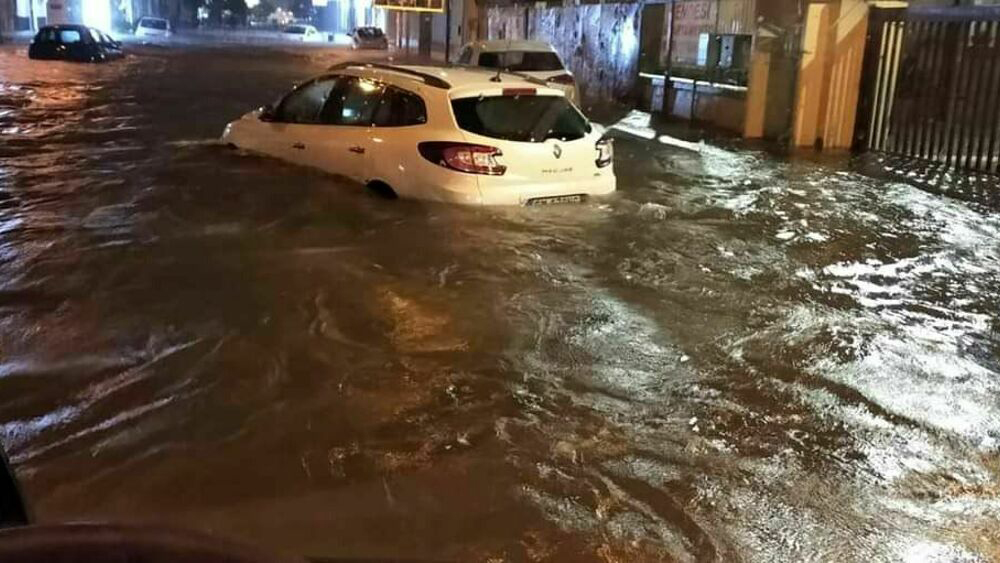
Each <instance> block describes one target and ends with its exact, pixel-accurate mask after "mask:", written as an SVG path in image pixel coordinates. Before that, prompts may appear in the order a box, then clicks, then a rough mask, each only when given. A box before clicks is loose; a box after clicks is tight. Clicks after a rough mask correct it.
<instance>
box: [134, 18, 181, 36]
mask: <svg viewBox="0 0 1000 563" xmlns="http://www.w3.org/2000/svg"><path fill="white" fill-rule="evenodd" d="M173 34H174V30H173V26H171V25H170V22H169V21H167V20H165V19H163V18H154V17H150V16H143V17H141V18H139V22H138V23H136V25H135V36H136V37H145V38H149V39H166V38H168V37H170V36H171V35H173Z"/></svg>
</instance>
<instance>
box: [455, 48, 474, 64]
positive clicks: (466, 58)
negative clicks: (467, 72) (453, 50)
mask: <svg viewBox="0 0 1000 563" xmlns="http://www.w3.org/2000/svg"><path fill="white" fill-rule="evenodd" d="M470 62H472V47H466V48H464V49H462V54H460V55H459V56H458V64H460V65H467V64H469V63H470Z"/></svg>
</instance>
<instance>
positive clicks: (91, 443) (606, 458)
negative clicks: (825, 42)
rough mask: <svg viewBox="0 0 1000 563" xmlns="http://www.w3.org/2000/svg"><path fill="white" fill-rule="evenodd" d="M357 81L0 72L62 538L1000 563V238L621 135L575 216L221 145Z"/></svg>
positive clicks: (843, 172) (851, 188)
mask: <svg viewBox="0 0 1000 563" xmlns="http://www.w3.org/2000/svg"><path fill="white" fill-rule="evenodd" d="M208 54H211V55H212V56H207V55H208ZM331 56H332V55H330V54H329V53H317V54H316V55H315V56H304V55H303V54H302V53H301V52H300V53H297V54H295V55H290V54H287V53H282V52H278V51H258V52H245V51H243V50H240V49H238V48H233V49H228V50H222V49H214V50H211V51H207V50H204V49H203V50H198V49H197V48H191V47H189V48H184V49H179V48H178V49H174V50H157V51H150V52H142V51H141V50H140V51H139V52H138V53H137V54H136V55H134V56H132V57H129V58H128V59H127V60H125V61H123V62H121V63H116V64H111V65H103V66H87V65H68V64H66V65H64V64H61V63H60V64H41V63H33V62H28V61H26V60H25V59H24V57H23V53H18V52H17V51H16V50H13V49H10V48H6V47H5V48H4V50H0V76H2V77H3V78H2V84H0V131H2V134H3V138H4V142H3V143H2V145H0V265H2V268H0V310H2V313H3V314H2V315H0V440H2V441H3V442H4V443H5V444H6V445H7V447H8V448H9V449H10V453H11V456H12V459H13V461H14V462H15V463H16V465H17V469H18V471H19V472H20V473H21V475H22V477H23V479H24V480H25V485H26V489H27V492H28V495H29V497H30V498H31V500H32V501H33V503H34V505H35V508H36V512H37V514H38V515H39V516H40V517H41V518H42V519H44V520H49V521H52V520H60V519H92V518H113V519H120V520H125V521H155V522H166V523H171V524H175V525H184V526H193V527H198V528H201V529H205V530H210V531H213V532H216V533H220V534H225V535H230V536H235V537H239V538H243V539H245V540H248V541H253V542H257V543H260V544H262V545H264V546H265V547H268V548H274V549H277V550H282V551H287V552H295V553H308V554H325V555H387V556H392V555H407V556H427V557H451V558H458V559H474V560H525V559H527V560H604V561H632V560H661V559H676V560H682V561H687V560H718V561H730V560H734V559H743V560H748V561H788V560H801V559H816V560H867V559H875V560H904V561H928V560H938V561H956V560H976V559H977V558H985V559H988V558H990V557H996V555H997V553H998V551H997V550H998V549H1000V547H998V546H1000V537H997V535H996V533H995V531H994V528H995V526H993V525H991V523H992V522H995V521H996V518H997V516H998V512H1000V458H998V456H997V448H998V440H1000V430H998V429H1000V407H998V404H997V401H996V397H997V396H998V389H997V387H998V383H997V381H998V378H997V375H998V374H1000V361H998V356H1000V354H998V352H1000V337H998V325H1000V322H998V315H997V311H998V310H1000V243H998V242H997V241H998V240H1000V237H998V235H1000V218H998V217H997V216H996V215H994V214H991V213H989V212H987V211H983V209H982V208H980V207H979V206H977V205H975V204H970V203H964V202H962V201H960V200H957V199H951V198H945V197H941V196H940V195H936V194H933V193H930V192H926V191H921V190H920V189H917V188H915V187H911V186H909V185H905V184H899V183H892V182H887V181H881V180H874V179H871V178H868V177H865V176H862V175H860V174H858V173H856V172H853V171H852V170H850V169H846V168H844V167H843V166H838V165H833V164H824V163H822V162H820V163H817V162H795V161H792V162H789V161H784V160H777V159H774V158H772V157H770V156H767V155H765V154H762V153H754V152H746V151H738V150H722V149H717V148H713V147H711V146H707V145H690V144H686V143H683V142H677V140H676V139H674V138H673V137H670V136H667V135H661V134H660V133H658V132H653V134H652V136H649V135H645V138H642V135H640V136H638V137H637V136H634V135H631V134H627V133H624V132H621V133H619V135H620V139H619V142H618V146H617V148H618V158H619V161H618V164H617V166H618V171H619V174H620V180H621V182H620V185H621V191H620V193H618V194H617V195H615V196H614V197H612V198H610V199H607V200H604V201H598V202H594V203H591V204H588V205H584V206H567V207H553V208H543V209H465V208H458V207H447V206H439V205H428V204H422V203H419V202H407V201H398V202H386V201H383V200H380V199H377V198H375V197H371V196H369V195H366V194H364V193H363V191H362V189H361V188H360V187H358V186H352V185H341V184H340V183H338V182H337V181H336V180H333V179H330V178H328V177H325V176H322V175H320V174H318V173H313V172H309V171H304V170H299V169H296V168H293V167H290V166H285V165H282V164H280V163H277V162H273V161H269V160H266V159H262V158H257V157H253V156H247V155H241V154H238V153H234V152H230V151H228V150H226V149H225V148H223V147H221V146H217V145H216V144H215V143H214V142H212V141H211V139H212V138H214V137H215V136H216V135H217V134H218V132H219V131H221V128H222V126H223V124H224V123H225V122H226V121H227V120H229V119H231V118H232V117H233V116H235V115H239V114H241V113H242V112H243V111H245V110H246V109H247V108H249V107H253V106H254V105H257V104H259V103H260V102H261V101H262V100H270V99H273V98H274V97H275V96H276V94H277V93H278V92H280V91H281V90H282V89H284V88H285V87H287V85H288V84H290V83H291V82H293V81H295V80H298V79H301V78H302V77H304V76H306V75H308V74H309V73H310V72H315V71H316V70H318V69H319V68H321V66H322V65H324V64H326V63H328V62H329V60H330V57H331ZM638 118H641V116H638ZM638 118H637V116H635V115H633V116H631V121H630V122H629V123H627V124H626V125H628V126H630V127H631V129H632V131H631V132H632V133H635V132H637V131H638V132H639V133H642V131H644V129H642V128H643V127H647V126H648V121H647V122H646V123H645V124H644V123H639V122H638V121H637V119H638Z"/></svg>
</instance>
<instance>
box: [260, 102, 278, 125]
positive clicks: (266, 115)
mask: <svg viewBox="0 0 1000 563" xmlns="http://www.w3.org/2000/svg"><path fill="white" fill-rule="evenodd" d="M259 111H260V113H259V114H258V116H257V117H258V119H260V120H261V121H274V120H276V119H277V117H278V114H277V112H275V110H274V106H273V105H271V104H268V105H266V106H262V107H261V108H260V110H259Z"/></svg>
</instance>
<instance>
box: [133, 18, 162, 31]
mask: <svg viewBox="0 0 1000 563" xmlns="http://www.w3.org/2000/svg"><path fill="white" fill-rule="evenodd" d="M139 25H140V26H142V27H145V28H148V29H159V30H166V29H167V20H154V19H144V20H142V22H141V23H140V24H139Z"/></svg>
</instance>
